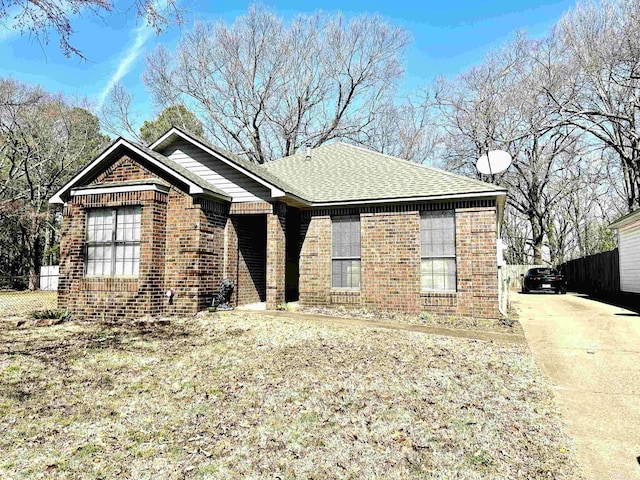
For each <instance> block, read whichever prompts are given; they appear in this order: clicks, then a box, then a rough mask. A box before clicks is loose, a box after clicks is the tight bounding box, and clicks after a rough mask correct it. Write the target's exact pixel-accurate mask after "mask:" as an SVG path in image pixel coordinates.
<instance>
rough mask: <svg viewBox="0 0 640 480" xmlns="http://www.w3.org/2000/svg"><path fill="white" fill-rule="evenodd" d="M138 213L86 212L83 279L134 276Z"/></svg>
mask: <svg viewBox="0 0 640 480" xmlns="http://www.w3.org/2000/svg"><path fill="white" fill-rule="evenodd" d="M141 211H142V209H141V208H140V207H119V208H96V209H92V210H89V211H88V212H87V235H86V244H85V254H86V255H85V259H86V260H85V275H86V276H87V277H124V276H137V275H138V270H139V267H140V215H141Z"/></svg>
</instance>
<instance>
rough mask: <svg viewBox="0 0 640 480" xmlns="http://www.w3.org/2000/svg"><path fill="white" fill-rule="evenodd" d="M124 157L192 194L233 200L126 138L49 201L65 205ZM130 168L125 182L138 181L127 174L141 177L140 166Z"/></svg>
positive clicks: (124, 173)
mask: <svg viewBox="0 0 640 480" xmlns="http://www.w3.org/2000/svg"><path fill="white" fill-rule="evenodd" d="M122 157H127V158H129V159H131V158H135V159H136V162H138V161H140V162H142V163H144V164H145V165H146V166H148V167H149V168H150V170H152V171H154V172H157V173H158V174H159V175H160V176H161V177H162V178H165V179H168V181H169V182H170V183H172V184H173V183H175V184H176V185H182V188H184V190H185V192H186V193H188V194H190V195H204V196H207V197H212V198H216V199H219V200H225V201H229V200H231V197H230V196H229V195H227V194H226V193H225V192H223V191H222V190H220V189H218V188H217V187H215V186H214V185H211V184H210V183H208V182H207V181H206V180H204V179H202V178H201V177H199V176H197V175H194V174H193V173H192V172H190V171H189V170H186V169H185V168H183V167H182V166H180V165H178V164H177V163H175V162H174V161H172V160H171V159H168V158H166V157H164V156H163V155H161V154H159V153H157V152H154V151H152V150H149V149H147V148H146V147H144V146H142V145H137V144H134V143H132V142H129V141H127V140H125V139H123V138H119V139H117V140H115V141H114V142H113V143H112V144H111V145H109V146H108V147H107V148H106V149H105V150H104V151H103V152H102V153H101V154H100V155H98V156H97V157H96V158H95V159H94V160H93V161H92V162H91V163H89V164H88V165H87V166H85V167H84V168H83V169H82V170H81V171H80V172H78V173H77V174H76V175H75V176H74V177H73V178H72V179H71V180H70V181H69V182H68V183H67V184H66V185H64V186H63V187H62V188H61V189H60V190H58V191H57V192H56V194H55V195H54V196H53V197H51V198H50V199H49V203H53V204H62V203H64V202H66V200H67V198H68V197H69V195H70V194H71V190H72V189H73V188H78V187H82V186H86V185H87V184H88V183H90V182H92V181H94V180H95V179H96V177H99V176H100V175H102V174H103V173H104V172H105V171H106V170H107V169H108V168H109V167H110V166H112V164H113V163H114V161H117V160H118V159H121V158H122ZM128 166H129V168H132V169H133V170H131V171H129V172H121V176H122V177H126V178H123V180H122V181H132V180H136V178H131V176H127V175H128V174H130V175H134V176H135V175H137V174H139V170H137V167H135V166H134V165H133V164H131V163H129V164H128Z"/></svg>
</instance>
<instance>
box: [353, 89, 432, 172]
mask: <svg viewBox="0 0 640 480" xmlns="http://www.w3.org/2000/svg"><path fill="white" fill-rule="evenodd" d="M429 95H430V92H428V91H426V90H425V91H422V92H419V94H418V95H413V96H409V97H408V98H406V99H404V101H401V100H398V99H395V98H390V99H389V100H388V101H387V102H386V103H384V104H383V105H382V107H381V108H380V109H379V110H378V111H376V112H372V116H371V120H370V121H369V122H368V127H367V128H366V129H363V130H362V131H361V132H360V134H359V135H358V136H357V137H356V138H354V140H355V142H356V143H358V144H360V145H363V146H365V147H368V148H372V149H374V150H376V151H378V152H381V153H386V154H387V155H393V156H395V157H399V158H403V159H405V160H410V161H412V162H416V163H429V164H430V163H432V162H433V161H434V158H435V156H436V153H435V152H436V151H437V150H438V145H439V143H440V142H441V140H442V139H441V138H440V132H439V130H438V128H437V124H436V119H435V118H434V115H433V113H434V112H433V108H432V107H433V105H432V100H431V98H430V97H429Z"/></svg>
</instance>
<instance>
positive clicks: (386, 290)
mask: <svg viewBox="0 0 640 480" xmlns="http://www.w3.org/2000/svg"><path fill="white" fill-rule="evenodd" d="M482 205H484V206H482ZM438 208H443V209H445V208H446V209H449V208H453V209H455V212H456V251H457V258H456V262H457V291H456V292H451V293H449V292H446V293H444V292H433V293H427V292H421V291H420V210H422V209H438ZM333 213H335V214H338V215H346V214H354V213H355V214H358V213H360V223H361V227H360V228H361V288H360V290H359V291H353V290H339V289H332V288H331V214H333ZM305 218H306V219H305V220H304V221H303V226H302V231H303V239H304V240H303V244H302V250H301V254H300V302H301V303H302V304H305V305H347V306H358V307H365V308H369V309H381V310H397V311H406V312H414V313H417V312H419V311H421V310H427V311H430V312H433V313H436V314H441V315H460V316H474V317H477V318H497V317H498V282H497V261H496V208H495V206H487V203H486V202H482V203H478V204H477V205H474V204H473V203H470V202H465V203H459V204H440V205H433V204H432V205H428V204H424V205H414V206H404V207H402V208H400V207H395V208H394V207H383V208H374V207H369V208H366V209H362V210H360V211H358V210H355V209H348V210H340V211H335V212H331V211H326V210H325V211H318V212H311V213H310V214H309V213H307V216H306V217H305Z"/></svg>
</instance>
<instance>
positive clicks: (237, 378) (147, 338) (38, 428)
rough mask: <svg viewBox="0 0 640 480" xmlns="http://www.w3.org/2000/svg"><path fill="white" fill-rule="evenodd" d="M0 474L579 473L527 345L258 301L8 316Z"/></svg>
mask: <svg viewBox="0 0 640 480" xmlns="http://www.w3.org/2000/svg"><path fill="white" fill-rule="evenodd" d="M0 452H2V455H0V477H1V478H15V479H22V478H135V479H143V478H149V479H151V478H176V479H177V478H280V479H294V478H308V479H312V478H315V479H326V478H344V479H347V478H353V479H356V478H358V479H359V478H366V479H370V478H398V479H399V478H403V479H404V478H429V479H450V478H460V479H491V478H501V479H502V478H504V479H516V478H521V479H535V478H541V479H542V478H544V479H549V478H556V479H563V478H576V476H575V473H574V472H575V462H574V461H573V460H572V458H571V448H570V445H569V444H568V441H567V438H566V437H565V436H564V435H563V434H562V432H561V423H560V420H559V417H558V414H557V413H556V410H555V407H554V405H553V402H552V396H551V394H550V391H549V388H548V386H547V384H546V383H545V382H544V380H543V379H542V377H541V376H540V373H539V372H538V370H537V367H536V366H535V364H534V361H533V359H532V357H531V355H530V353H529V352H528V350H527V349H526V347H524V346H520V345H506V344H504V345H503V344H497V343H487V342H481V341H472V340H464V339H456V338H447V337H437V336H432V335H425V334H419V333H411V332H400V331H390V330H383V329H363V328H359V327H333V326H326V325H318V324H314V323H311V322H304V321H297V320H287V319H275V318H270V317H267V316H260V315H258V314H249V313H232V314H213V315H203V316H199V317H196V318H187V319H176V320H173V321H172V323H171V324H170V325H165V326H157V327H152V328H146V329H140V328H138V327H135V326H132V325H129V326H125V325H121V326H117V327H114V326H107V325H101V324H96V323H79V322H78V323H76V322H72V323H67V324H63V325H58V326H53V327H40V328H38V327H33V326H26V327H21V328H16V327H15V322H14V321H12V322H9V321H7V320H4V321H3V320H1V319H0Z"/></svg>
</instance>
